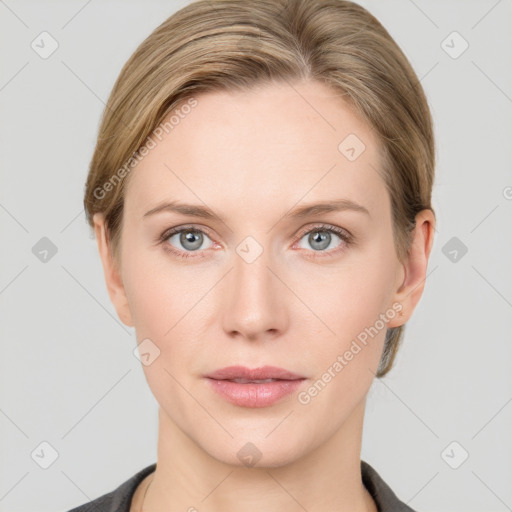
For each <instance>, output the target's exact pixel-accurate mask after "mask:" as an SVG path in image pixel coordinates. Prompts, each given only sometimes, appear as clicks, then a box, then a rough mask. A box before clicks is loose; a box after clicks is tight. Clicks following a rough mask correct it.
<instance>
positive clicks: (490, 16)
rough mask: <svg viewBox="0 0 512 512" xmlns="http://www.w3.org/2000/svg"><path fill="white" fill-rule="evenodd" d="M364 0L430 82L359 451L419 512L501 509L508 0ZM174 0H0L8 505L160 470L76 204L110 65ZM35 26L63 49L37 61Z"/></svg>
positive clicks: (24, 510) (508, 462) (37, 507)
mask: <svg viewBox="0 0 512 512" xmlns="http://www.w3.org/2000/svg"><path fill="white" fill-rule="evenodd" d="M361 3H362V4H363V5H364V6H365V7H367V8H368V9H369V10H370V11H371V12H373V13H374V14H375V15H376V16H377V18H378V19H379V20H380V21H381V22H382V23H383V24H384V26H385V27H386V28H387V29H388V30H389V32H390V33H391V35H392V36H393V37H394V38H395V39H396V41H397V42H398V44H399V45H400V46H401V47H402V49H403V50H404V52H405V53H406V55H407V56H408V58H409V59H410V60H411V62H412V64H413V66H414V68H415V69H416V71H417V73H418V76H419V77H420V78H421V80H422V83H423V85H424V87H425V90H426V93H427V96H428V99H429V102H430V105H431V108H432V112H433V116H434V121H435V130H436V137H437V154H438V166H437V177H436V183H435V187H434V200H433V203H434V204H433V205H434V208H435V210H436V214H437V219H438V225H437V232H436V239H435V242H434V247H433V251H432V257H431V261H430V264H429V271H428V272H429V273H428V278H427V283H426V289H425V293H424V295H423V298H422V300H421V302H420V305H419V307H418V309H417V310H416V312H415V314H414V316H413V318H412V320H411V321H410V322H409V324H408V326H407V328H406V338H405V342H404V344H403V346H402V348H401V350H400V352H399V355H398V358H397V364H396V367H395V368H394V369H393V370H392V372H391V373H390V374H389V375H388V376H387V377H385V378H384V379H383V380H382V381H378V380H376V381H375V383H374V385H373V387H372V389H371V391H370V395H369V399H368V407H367V416H366V421H365V429H364V437H363V450H362V458H363V459H364V460H366V461H367V462H369V463H370V464H372V465H373V466H374V467H375V468H376V469H377V471H379V473H380V474H381V476H382V477H383V478H384V480H385V481H386V482H387V483H388V484H389V485H390V486H391V488H392V489H393V490H394V491H395V493H396V494H397V495H398V496H399V497H400V498H401V499H402V500H404V501H406V502H408V503H409V504H410V506H411V507H413V508H415V509H417V510H418V511H420V512H421V511H452V512H456V511H461V512H462V511H464V512H471V511H485V512H491V511H496V512H500V511H505V510H512V486H511V482H512V436H511V432H512V429H511V426H512V403H511V402H512V372H511V371H510V367H511V361H512V344H511V343H510V342H511V337H512V336H511V333H512V279H511V274H512V271H511V262H512V237H511V233H512V229H511V227H512V226H511V224H512V172H511V163H512V149H511V147H512V80H511V78H512V71H511V67H512V30H511V29H512V2H511V1H510V0H501V1H496V0H489V1H483V0H481V1H462V0H460V1H458V2H457V1H446V0H443V1H441V0H437V1H432V0H430V1H426V0H424V1H420V0H415V1H414V2H413V1H412V0H393V1H391V0H386V1H383V0H379V1H377V0H371V1H370V0H368V1H365V2H361ZM185 4H186V2H173V1H155V0H153V1H151V2H142V1H131V2H127V1H122V2H121V1H103V2H100V1H99V0H92V1H74V0H73V1H70V0H66V1H60V2H57V1H55V2H49V1H46V2H41V1H37V2H36V1H26V0H20V1H14V0H5V1H2V0H0V48H1V50H0V51H1V55H0V109H1V124H0V150H1V159H0V166H1V167H0V172H1V186H0V221H1V228H2V231H1V235H2V245H1V247H2V250H1V251H0V257H1V262H0V307H1V314H2V316H1V323H0V328H1V341H2V345H1V356H0V379H1V387H0V393H1V394H0V428H1V436H0V439H1V440H2V443H1V453H0V460H1V467H0V511H2V512H6V511H9V512H28V511H38V512H45V511H56V510H68V509H69V508H72V507H73V506H77V505H79V504H81V503H83V502H85V501H87V500H88V499H93V498H96V497H98V496H100V495H101V494H104V493H106V492H109V491H111V490H113V489H114V488H115V487H117V486H118V485H119V484H120V483H122V482H123V481H124V480H126V479H127V478H129V477H130V476H132V475H133V474H134V473H135V472H136V471H139V470H140V469H142V468H143V467H145V466H146V465H149V464H151V463H153V462H154V461H156V442H157V403H156V400H155V399H154V398H153V395H152V394H151V392H150V391H149V388H148V386H147V383H146V380H145V378H144V374H143V371H142V367H141V364H140V362H139V361H138V360H137V359H136V358H135V357H134V355H133V352H132V351H133V349H134V348H135V346H136V340H135V333H134V331H133V329H129V328H128V327H126V326H124V325H123V324H122V323H121V322H120V321H119V320H118V318H117V316H116V313H115V310H114V308H113V306H112V305H111V303H110V300H109V297H108V294H107V291H106V288H105V284H104V280H103V272H102V268H101V264H100V260H99V256H98V254H97V248H96V242H95V241H94V239H93V238H92V237H91V233H90V231H89V228H88V226H87V225H86V223H85V216H84V213H83V209H82V193H83V186H84V181H85V178H86V173H87V167H88V163H89V160H90V158H91V156H92V151H93V145H94V141H95V136H96V133H97V129H98V125H99V119H100V115H101V112H102V109H103V107H104V102H105V101H106V99H107V97H108V94H109V92H110V90H111V88H112V86H113V83H114V80H115V79H116V77H117V75H118V73H119V71H120V69H121V66H122V65H123V63H124V62H125V61H126V59H127V58H128V57H129V56H130V55H131V53H132V52H133V51H134V50H135V48H136V46H137V45H138V44H139V43H140V42H141V41H142V40H143V39H144V38H145V37H146V36H147V35H149V33H150V32H151V31H152V30H153V29H154V28H155V27H156V26H157V25H158V24H160V23H161V22H162V21H163V20H164V19H166V18H167V17H168V16H169V15H171V14H172V13H173V12H174V11H176V10H177V9H178V8H180V7H181V6H183V5H185ZM42 31H48V32H49V33H50V34H51V35H52V37H53V38H54V39H55V40H56V41H57V42H58V45H59V46H58V49H57V50H56V51H55V52H54V53H53V54H52V55H51V56H49V57H48V58H46V59H43V58H41V57H40V55H39V54H38V53H36V52H35V51H34V50H33V49H32V48H31V43H32V41H33V40H34V39H36V38H37V36H38V35H39V34H40V33H41V32H42ZM453 31H457V32H458V33H459V34H460V35H461V36H462V37H463V38H464V40H466V41H467V43H468V44H469V48H468V49H467V50H466V51H465V52H464V53H462V54H461V55H459V56H457V58H454V53H458V52H459V51H460V50H461V49H462V44H463V42H462V40H461V39H460V38H459V39H457V37H458V36H455V39H454V38H453V37H454V36H451V38H448V40H447V43H444V47H443V43H442V42H443V41H444V40H446V38H447V36H449V35H450V34H451V33H452V32H453ZM451 41H453V42H451ZM446 44H448V45H449V46H451V47H452V48H451V49H449V48H447V47H446ZM445 50H448V51H450V52H451V53H452V55H451V56H450V55H449V54H448V53H447V51H445ZM507 187H508V188H507ZM43 237H47V238H49V239H50V240H51V242H52V243H53V244H54V245H55V246H56V248H57V253H56V254H55V255H54V256H53V257H49V256H48V261H47V262H46V263H44V262H42V261H40V259H39V258H38V257H36V255H35V254H34V253H33V252H32V249H33V247H34V246H36V244H37V243H38V242H39V241H40V239H41V238H43ZM453 237H456V239H455V240H452V239H453ZM39 243H44V242H39ZM454 244H455V245H454ZM461 244H464V245H465V246H466V247H467V249H468V251H467V253H466V254H465V255H462V252H461V251H460V247H462V246H461ZM36 247H38V246H36ZM454 248H455V250H457V251H458V258H457V260H456V261H453V256H452V255H453V254H454V253H453V252H452V253H451V254H450V251H453V250H454ZM50 254H51V253H50ZM454 441H455V442H456V443H457V444H454V445H453V444H452V445H451V446H450V447H449V448H448V449H447V450H446V448H447V447H448V446H449V445H450V444H451V443H452V442H454ZM42 442H47V443H49V444H50V445H51V446H52V447H53V449H54V450H56V452H57V454H58V458H57V459H56V460H55V461H54V462H53V463H52V464H51V465H50V466H49V467H48V468H47V469H43V468H42V467H40V464H41V463H44V460H43V459H44V457H42V458H41V457H40V458H39V459H38V458H37V457H36V456H34V457H33V456H32V454H33V453H34V451H36V452H38V453H39V452H40V450H41V446H40V444H41V443H42ZM44 447H45V445H43V449H44ZM466 452H467V453H468V454H469V457H468V458H467V460H465V461H464V462H463V463H462V464H461V465H459V464H460V463H461V461H462V460H463V457H464V454H465V453H466ZM44 453H45V457H49V456H50V454H51V450H50V449H49V448H46V449H44ZM46 462H50V459H47V461H46ZM448 463H449V464H451V465H452V466H458V465H459V467H458V468H457V469H454V468H452V467H450V465H449V464H448Z"/></svg>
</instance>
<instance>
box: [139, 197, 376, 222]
mask: <svg viewBox="0 0 512 512" xmlns="http://www.w3.org/2000/svg"><path fill="white" fill-rule="evenodd" d="M338 211H354V212H359V213H364V214H365V215H368V216H370V217H371V215H370V212H369V211H368V209H367V208H365V207H364V206H362V205H360V204H357V203H355V202H354V201H351V200H350V199H337V200H331V201H321V202H318V203H314V204H306V205H303V206H300V207H298V208H294V209H292V210H290V211H289V212H287V213H286V214H285V215H283V217H282V219H290V218H303V217H308V216H314V215H320V214H322V213H329V212H338ZM161 212H173V213H181V214H182V215H188V216H191V217H197V218H202V219H220V220H221V221H223V222H224V220H223V218H222V217H220V216H219V215H216V214H215V213H214V212H213V211H212V210H211V209H210V208H208V207H206V206H200V205H195V204H187V203H180V202H178V201H169V202H165V203H163V204H160V205H159V206H156V207H155V208H153V209H151V210H149V211H148V212H146V213H145V214H144V216H143V217H142V218H143V219H145V218H147V217H149V216H151V215H155V214H157V213H161Z"/></svg>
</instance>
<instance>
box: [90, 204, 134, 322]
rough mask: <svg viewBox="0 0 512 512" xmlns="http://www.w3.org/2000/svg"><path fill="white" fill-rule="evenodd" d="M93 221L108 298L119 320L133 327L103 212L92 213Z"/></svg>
mask: <svg viewBox="0 0 512 512" xmlns="http://www.w3.org/2000/svg"><path fill="white" fill-rule="evenodd" d="M93 222H94V232H95V235H96V241H97V244H98V251H99V254H100V258H101V262H102V265H103V274H104V277H105V284H106V286H107V291H108V294H109V297H110V300H111V301H112V304H113V305H114V307H115V309H116V312H117V314H118V316H119V318H120V320H121V321H122V322H123V323H124V324H125V325H127V326H128V327H133V319H132V315H131V311H130V307H129V304H128V298H127V296H126V291H125V287H124V284H123V280H122V278H121V272H120V269H118V268H117V266H116V265H115V263H114V258H113V256H112V252H111V248H110V244H109V236H108V233H107V229H106V225H105V219H104V216H103V214H101V213H95V214H94V215H93Z"/></svg>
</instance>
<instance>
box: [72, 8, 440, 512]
mask: <svg viewBox="0 0 512 512" xmlns="http://www.w3.org/2000/svg"><path fill="white" fill-rule="evenodd" d="M433 180H434V140H433V131H432V120H431V115H430V112H429V108H428V105H427V101H426V98H425V95H424V92H423V90H422V88H421V85H420V83H419V81H418V79H417V77H416V75H415V73H414V71H413V69H412V68H411V66H410V64H409V62H408V61H407V59H406V57H405V56H404V54H403V53H402V51H401V50H400V49H399V48H398V46H397V45H396V43H395V42H394V41H393V39H392V38H391V37H390V35H389V34H388V33H387V31H386V30H385V29H384V28H383V27H382V25H381V24H380V23H379V22H378V21H377V20H376V19H375V18H374V17H373V16H372V15H371V14H370V13H369V12H367V11H366V10H365V9H364V8H362V7H361V6H358V5H357V4H354V3H351V2H346V1H340V0H285V1H283V2H280V3H277V2H275V1H270V0H252V1H251V2H241V1H234V0H199V1H196V2H194V3H191V4H190V5H188V6H186V7H185V8H183V9H181V10H180V11H178V12H177V13H175V14H174V15H173V16H171V17H170V18H169V19H168V20H166V21H165V22H164V23H163V24H162V25H160V26H159V27H158V28H157V29H156V30H155V31H154V32H153V33H152V34H151V35H150V36H149V37H148V38H147V39H146V40H145V41H144V42H143V43H142V44H141V45H140V46H139V48H138V49H137V50H136V51H135V53H134V54H133V55H132V57H131V58H130V59H129V60H128V62H127V63H126V65H125V66H124V68H123V70H122V71H121V74H120V76H119V78H118V80H117V82H116V84H115V85H114V88H113V91H112V93H111V96H110V98H109V101H108V104H107V106H106V109H105V112H104V116H103V119H102V123H101V127H100V130H99V135H98V140H97V145H96V148H95V152H94V155H93V158H92V162H91V166H90V171H89V176H88V179H87V184H86V190H85V199H84V204H85V210H86V213H87V217H88V221H89V223H90V225H91V226H92V227H93V228H94V231H95V234H96V238H97V242H98V248H99V252H100V256H101V259H102V263H103V268H104V273H105V280H106V284H107V288H108V292H109V295H110V298H111V300H112V302H113V304H114V306H115V308H116V311H117V313H118V315H119V317H120V318H121V320H122V321H123V322H124V323H125V324H126V325H128V326H132V327H134V328H135V331H136V336H137V343H138V350H139V355H140V359H141V362H142V363H143V369H144V372H145V376H146V379H147V382H148V384H149V387H150V389H151V391H152V393H153V394H154V396H155V398H156V400H157V401H158V403H159V431H158V460H157V462H156V463H155V464H152V465H151V466H148V467H147V468H144V469H143V470H141V471H140V472H138V473H137V474H136V475H134V476H133V477H132V478H130V479H129V480H128V481H126V482H124V483H123V484H122V485H121V486H119V487H118V488H117V489H116V490H114V491H112V492H111V493H109V494H107V495H104V496H102V497H100V498H97V499H95V500H93V501H92V502H90V503H88V504H85V505H82V506H81V507H78V508H75V509H74V511H75V512H78V511H80V512H85V511H88V510H109V511H114V510H115V511H130V512H139V511H141V510H145V511H152V512H153V511H154V512H157V511H158V512H159V511H164V510H165V511H175V510H176V511H177V510H180V511H183V510H188V511H195V510H198V511H223V512H226V511H231V510H239V509H240V508H243V510H245V511H256V510H258V511H261V510H265V511H274V510H275V511H277V510H280V511H281V510H287V511H295V510H297V511H298V510H307V511H308V512H315V511H334V510H336V511H338V510H339V511H351V512H362V511H374V512H375V511H381V512H382V511H391V510H393V511H396V510H403V511H410V510H412V509H411V508H410V507H408V506H407V505H406V504H405V503H403V502H402V501H400V500H399V498H398V497H397V496H396V495H395V494H394V493H393V491H392V490H391V489H390V488H389V486H388V485H387V484H386V483H385V482H384V481H383V480H382V478H381V477H380V476H379V475H378V473H377V472H376V471H375V470H374V469H373V468H372V467H371V466H370V465H369V464H368V463H366V462H365V461H362V460H360V452H361V440H362V429H363V418H364V410H365V400H366V395H367V393H368V391H369V389H370V386H371V384H372V381H373V379H374V378H380V377H382V376H384V375H385V374H386V373H387V372H389V370H390V369H391V367H392V364H393V360H394V357H395V354H396V352H397V349H398V346H399V342H400V340H401V336H402V329H403V326H404V324H405V323H406V321H407V320H408V319H409V318H410V317H411V315H412V313H413V311H414V308H415V307H416V305H417V304H418V302H419V300H420V297H421V295H422V292H423V288H424V282H425V277H426V269H427V264H428V258H429V255H430V250H431V247H432V242H433V233H434V226H435V215H434V212H433V210H432V207H431V191H432V184H433Z"/></svg>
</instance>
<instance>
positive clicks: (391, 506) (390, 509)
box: [361, 460, 415, 512]
mask: <svg viewBox="0 0 512 512" xmlns="http://www.w3.org/2000/svg"><path fill="white" fill-rule="evenodd" d="M361 475H362V479H363V484H364V486H365V487H366V488H367V489H368V492H369V493H370V494H371V495H372V498H373V500H374V501H375V503H376V504H377V508H378V509H379V512H415V511H414V510H413V509H412V508H411V507H409V506H408V505H407V504H405V503H404V502H402V501H400V500H399V499H398V497H397V496H396V494H395V493H394V492H393V491H392V490H391V488H390V487H389V485H388V484H387V483H386V482H384V480H383V479H382V477H381V476H380V475H379V474H378V473H377V471H376V470H375V469H374V468H373V467H372V466H370V464H368V463H367V462H365V461H364V460H361Z"/></svg>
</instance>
